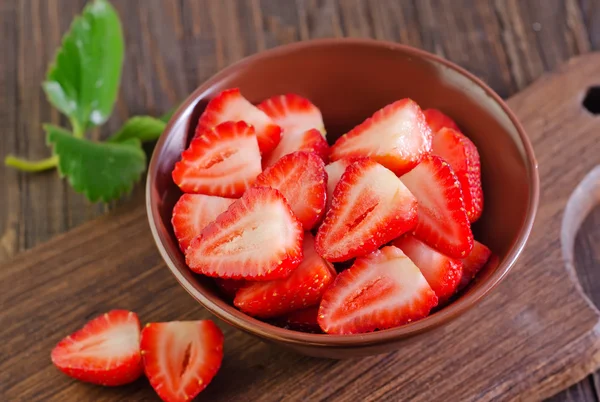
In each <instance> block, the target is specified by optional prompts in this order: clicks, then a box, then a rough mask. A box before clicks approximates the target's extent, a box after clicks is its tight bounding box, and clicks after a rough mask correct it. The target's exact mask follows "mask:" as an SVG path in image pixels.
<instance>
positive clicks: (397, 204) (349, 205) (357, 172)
mask: <svg viewBox="0 0 600 402" xmlns="http://www.w3.org/2000/svg"><path fill="white" fill-rule="evenodd" d="M416 221H417V200H416V199H415V197H414V196H413V195H412V194H411V193H410V191H408V189H407V188H406V187H405V186H404V184H402V182H401V181H400V179H398V177H396V175H395V174H394V173H392V172H391V171H390V170H388V169H386V168H384V167H383V166H381V165H380V164H378V163H376V162H373V161H372V160H370V159H366V158H365V159H361V160H358V161H356V162H354V163H353V164H351V165H350V166H348V167H347V168H346V171H345V172H344V174H342V177H341V178H340V181H339V183H338V184H337V186H336V187H335V190H334V192H333V197H332V201H331V208H330V209H329V211H327V214H326V215H325V220H324V221H323V224H322V225H321V226H320V227H319V231H318V232H317V240H316V249H317V252H318V253H319V254H320V255H321V256H322V257H323V258H325V259H326V260H328V261H331V262H337V261H345V260H349V259H350V258H353V257H358V256H361V255H365V254H367V253H370V252H372V251H375V250H376V249H377V248H379V246H381V245H382V244H385V243H387V242H389V241H391V240H393V239H395V238H396V237H398V236H400V235H401V234H403V233H404V232H406V231H408V230H410V229H412V228H413V227H414V226H415V224H416Z"/></svg>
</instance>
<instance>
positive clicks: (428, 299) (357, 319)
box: [318, 246, 437, 334]
mask: <svg viewBox="0 0 600 402" xmlns="http://www.w3.org/2000/svg"><path fill="white" fill-rule="evenodd" d="M436 305H437V296H436V295H435V293H434V292H433V290H431V287H430V286H429V284H428V283H427V281H426V280H425V277H424V276H423V274H422V273H421V271H419V268H417V267H416V266H415V264H413V262H412V261H411V260H410V259H409V258H408V257H406V256H405V255H404V253H403V252H402V251H401V250H400V249H399V248H397V247H393V246H388V247H383V248H382V249H381V250H377V251H375V252H373V253H371V254H369V255H367V256H365V257H361V258H357V259H356V261H355V262H354V265H352V267H350V268H348V269H347V270H345V271H344V272H342V273H340V274H339V275H338V276H337V278H336V279H335V281H334V282H333V284H332V285H331V286H330V287H329V289H327V291H326V292H325V294H324V295H323V300H322V301H321V306H320V308H319V316H318V322H319V325H320V326H321V328H322V329H323V331H325V332H326V333H328V334H360V333H365V332H372V331H375V330H378V329H379V330H381V329H387V328H392V327H397V326H399V325H403V324H407V323H410V322H414V321H417V320H420V319H422V318H424V317H426V316H427V315H428V314H429V312H430V311H431V309H432V308H433V307H435V306H436Z"/></svg>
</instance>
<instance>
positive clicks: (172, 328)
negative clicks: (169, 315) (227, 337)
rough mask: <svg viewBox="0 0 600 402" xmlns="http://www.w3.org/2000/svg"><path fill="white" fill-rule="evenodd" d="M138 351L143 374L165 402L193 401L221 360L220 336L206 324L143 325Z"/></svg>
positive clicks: (210, 325) (213, 327)
mask: <svg viewBox="0 0 600 402" xmlns="http://www.w3.org/2000/svg"><path fill="white" fill-rule="evenodd" d="M140 348H141V350H142V356H143V361H144V371H145V373H146V376H147V377H148V380H149V381H150V384H151V385H152V388H154V390H155V391H156V393H157V394H158V396H160V398H161V399H162V400H163V401H165V402H184V401H189V400H191V399H193V398H195V397H196V395H198V394H199V393H200V392H201V391H202V390H203V389H204V388H206V386H207V385H208V384H209V383H210V382H211V381H212V379H213V378H214V376H215V375H216V374H217V371H219V368H220V367H221V361H222V360H223V333H222V332H221V330H220V329H219V327H217V326H216V325H215V323H213V322H212V321H209V320H204V321H174V322H159V323H150V324H147V325H146V326H145V327H144V329H143V330H142V339H141V344H140Z"/></svg>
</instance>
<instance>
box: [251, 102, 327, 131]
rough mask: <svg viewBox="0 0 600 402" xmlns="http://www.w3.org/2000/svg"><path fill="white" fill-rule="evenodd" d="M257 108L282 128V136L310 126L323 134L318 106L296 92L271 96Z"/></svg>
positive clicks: (323, 129)
mask: <svg viewBox="0 0 600 402" xmlns="http://www.w3.org/2000/svg"><path fill="white" fill-rule="evenodd" d="M258 108H259V109H260V110H262V111H263V112H265V113H266V114H267V116H269V117H270V118H271V119H273V121H274V122H275V124H277V125H278V126H279V127H281V128H282V130H283V137H285V136H294V135H297V134H300V133H303V132H305V131H307V130H310V129H312V128H314V129H317V130H319V132H321V133H322V134H323V135H325V125H324V124H323V116H322V115H321V111H320V110H319V108H318V107H316V106H315V105H313V104H312V103H311V102H310V101H309V100H308V99H306V98H303V97H302V96H300V95H296V94H286V95H277V96H273V97H271V98H269V99H267V100H265V101H263V102H262V103H261V104H259V105H258Z"/></svg>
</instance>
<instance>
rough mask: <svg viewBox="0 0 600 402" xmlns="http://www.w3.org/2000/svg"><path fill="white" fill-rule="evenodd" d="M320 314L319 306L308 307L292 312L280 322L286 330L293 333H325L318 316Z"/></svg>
mask: <svg viewBox="0 0 600 402" xmlns="http://www.w3.org/2000/svg"><path fill="white" fill-rule="evenodd" d="M318 313H319V306H318V305H317V306H312V307H307V308H304V309H302V310H296V311H292V312H291V313H288V314H286V315H284V316H283V317H281V319H280V320H278V322H279V323H280V324H281V326H283V327H284V328H287V329H291V330H292V331H300V332H308V333H311V334H320V333H323V331H322V330H321V327H319V323H318V321H317V316H318Z"/></svg>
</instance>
